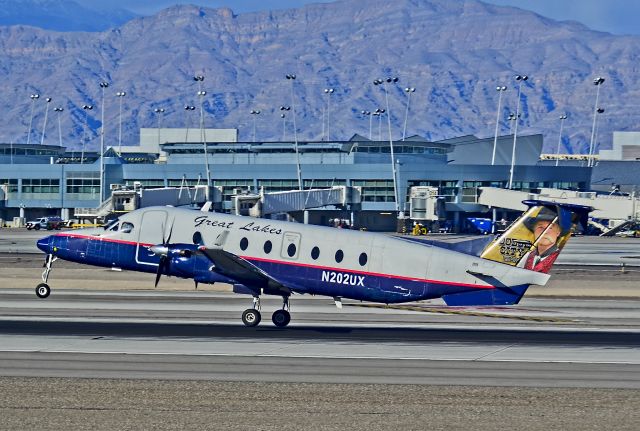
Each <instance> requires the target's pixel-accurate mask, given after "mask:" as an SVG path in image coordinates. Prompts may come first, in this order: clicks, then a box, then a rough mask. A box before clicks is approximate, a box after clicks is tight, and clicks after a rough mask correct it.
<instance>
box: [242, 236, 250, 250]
mask: <svg viewBox="0 0 640 431" xmlns="http://www.w3.org/2000/svg"><path fill="white" fill-rule="evenodd" d="M247 247H249V240H248V239H247V238H242V239H241V240H240V250H242V251H245V250H246V249H247Z"/></svg>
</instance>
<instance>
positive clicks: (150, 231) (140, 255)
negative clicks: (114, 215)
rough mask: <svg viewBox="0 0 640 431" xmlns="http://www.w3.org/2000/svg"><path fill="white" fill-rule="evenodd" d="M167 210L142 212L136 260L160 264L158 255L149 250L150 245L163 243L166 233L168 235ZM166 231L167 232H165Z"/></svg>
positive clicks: (143, 262) (145, 263)
mask: <svg viewBox="0 0 640 431" xmlns="http://www.w3.org/2000/svg"><path fill="white" fill-rule="evenodd" d="M167 218H168V217H167V212H166V211H162V210H152V211H146V212H145V213H143V214H142V219H141V220H140V222H139V223H140V226H139V228H138V241H137V242H138V244H137V247H136V262H137V263H140V264H143V265H153V266H156V265H157V264H158V257H157V256H156V255H154V254H153V253H151V252H150V251H149V247H150V246H152V245H156V244H161V243H162V240H163V236H164V235H168V232H169V229H170V226H168V225H167ZM165 231H166V232H167V233H165Z"/></svg>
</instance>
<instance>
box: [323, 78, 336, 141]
mask: <svg viewBox="0 0 640 431" xmlns="http://www.w3.org/2000/svg"><path fill="white" fill-rule="evenodd" d="M334 91H335V90H334V89H333V88H325V89H324V93H325V94H326V95H327V141H330V140H331V132H330V125H331V95H332V94H333V92H334Z"/></svg>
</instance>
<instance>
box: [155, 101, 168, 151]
mask: <svg viewBox="0 0 640 431" xmlns="http://www.w3.org/2000/svg"><path fill="white" fill-rule="evenodd" d="M153 112H155V113H156V115H157V116H158V151H160V129H161V128H162V117H164V112H165V109H164V108H156V109H154V110H153Z"/></svg>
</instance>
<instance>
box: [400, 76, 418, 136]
mask: <svg viewBox="0 0 640 431" xmlns="http://www.w3.org/2000/svg"><path fill="white" fill-rule="evenodd" d="M404 91H405V92H406V93H407V109H406V110H405V111H404V127H403V128H402V140H403V141H404V138H405V137H406V136H407V119H408V118H409V104H410V103H411V93H415V92H416V89H415V88H414V87H406V88H405V89H404Z"/></svg>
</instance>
